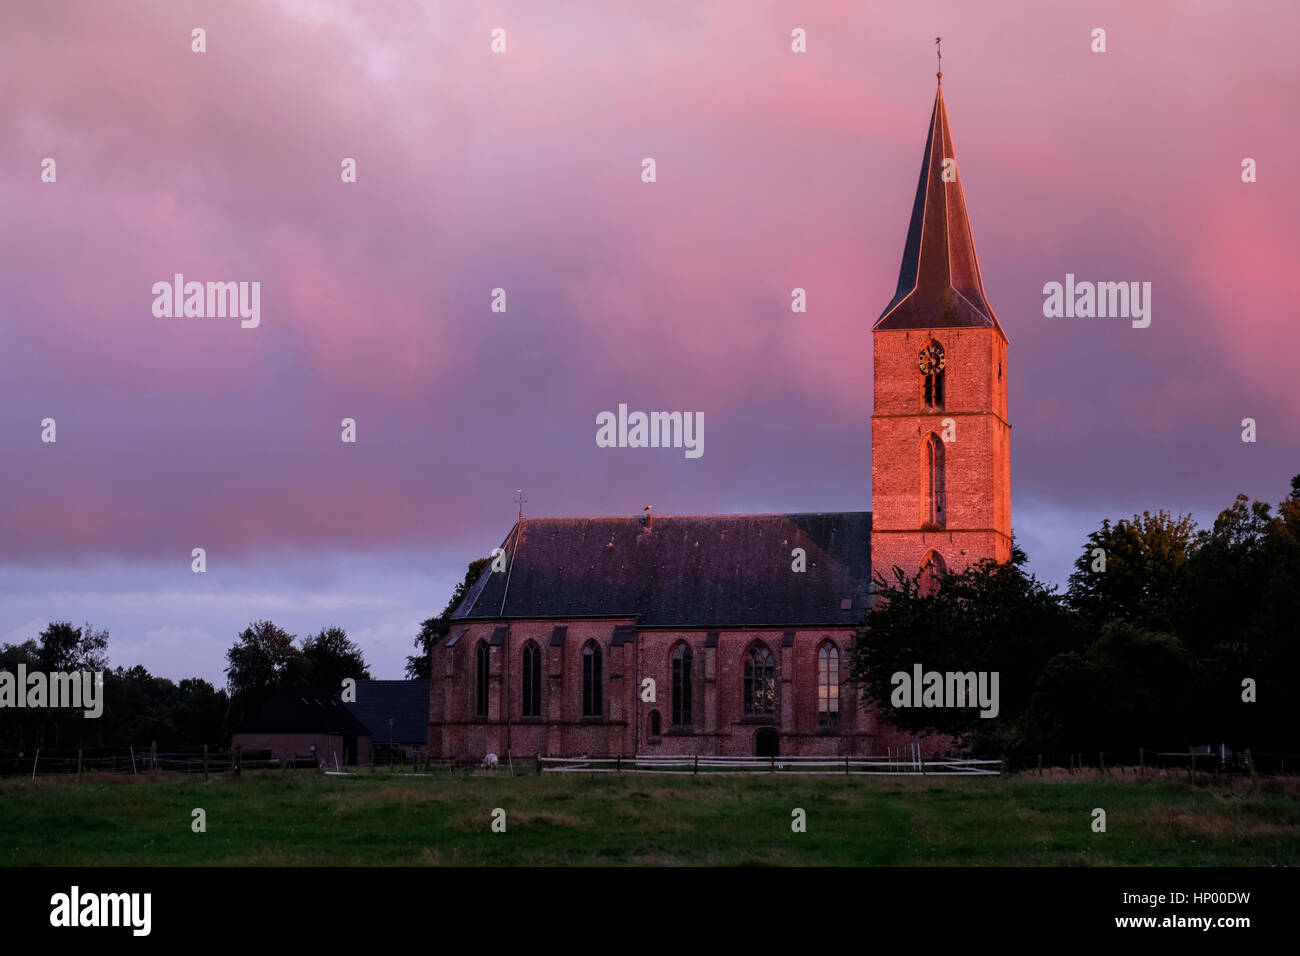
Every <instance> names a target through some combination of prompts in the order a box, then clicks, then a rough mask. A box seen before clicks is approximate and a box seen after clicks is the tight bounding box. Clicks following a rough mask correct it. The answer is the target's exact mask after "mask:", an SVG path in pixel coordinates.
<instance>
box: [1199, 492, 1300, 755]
mask: <svg viewBox="0 0 1300 956" xmlns="http://www.w3.org/2000/svg"><path fill="white" fill-rule="evenodd" d="M1177 619H1178V620H1177V628H1178V632H1179V634H1180V635H1181V636H1182V638H1183V640H1184V642H1185V643H1186V644H1187V646H1188V648H1189V649H1190V650H1191V651H1192V652H1193V653H1194V654H1195V656H1196V659H1197V665H1198V666H1197V680H1196V683H1195V686H1194V688H1193V692H1192V693H1193V698H1194V699H1195V701H1196V702H1197V709H1196V714H1195V723H1196V728H1197V730H1198V731H1199V733H1200V738H1201V740H1202V741H1204V740H1209V739H1214V740H1215V741H1223V742H1227V743H1235V744H1237V745H1238V746H1245V745H1249V746H1251V747H1253V748H1254V749H1256V750H1257V751H1258V750H1271V751H1274V752H1277V751H1282V752H1288V751H1287V747H1288V746H1289V745H1290V743H1291V741H1292V739H1293V737H1292V730H1293V728H1294V727H1295V726H1296V724H1297V722H1298V717H1300V714H1298V713H1297V711H1298V709H1300V708H1297V704H1296V697H1295V695H1294V694H1293V693H1292V692H1291V688H1290V685H1289V683H1288V681H1289V676H1288V675H1291V674H1294V673H1296V672H1297V670H1300V642H1298V641H1297V640H1296V635H1297V634H1300V475H1298V476H1296V477H1295V478H1293V479H1292V481H1291V493H1290V494H1289V495H1288V496H1287V497H1286V498H1284V499H1283V500H1282V501H1281V503H1279V505H1278V508H1277V513H1276V514H1273V513H1272V509H1271V508H1270V506H1269V505H1268V503H1267V502H1261V501H1254V502H1252V501H1251V500H1250V499H1249V498H1247V497H1246V496H1245V495H1238V496H1237V500H1236V501H1235V502H1234V503H1233V504H1232V506H1231V507H1229V508H1226V509H1225V510H1224V511H1222V512H1220V513H1219V516H1218V517H1217V518H1216V519H1215V521H1214V525H1213V526H1212V527H1211V528H1208V529H1206V530H1205V531H1203V532H1201V534H1200V535H1199V536H1198V544H1197V550H1196V553H1195V555H1194V556H1193V557H1192V559H1191V560H1190V561H1189V562H1188V565H1187V569H1186V574H1185V575H1184V580H1183V583H1182V588H1181V589H1180V592H1179V602H1178V615H1177ZM1246 679H1250V680H1253V681H1254V682H1255V683H1256V690H1257V699H1256V701H1255V702H1253V703H1247V702H1245V701H1243V700H1242V694H1243V686H1242V683H1243V681H1244V680H1246Z"/></svg>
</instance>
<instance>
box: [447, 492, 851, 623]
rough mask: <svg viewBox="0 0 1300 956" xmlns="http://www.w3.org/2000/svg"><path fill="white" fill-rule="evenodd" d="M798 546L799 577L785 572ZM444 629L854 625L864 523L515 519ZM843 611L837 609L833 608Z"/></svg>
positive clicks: (809, 517)
mask: <svg viewBox="0 0 1300 956" xmlns="http://www.w3.org/2000/svg"><path fill="white" fill-rule="evenodd" d="M795 548H803V549H804V551H805V552H806V553H807V570H806V571H804V572H801V573H800V572H794V571H792V570H791V562H792V560H793V558H792V557H791V551H793V549H795ZM502 549H503V551H504V554H505V556H506V558H507V563H506V570H504V571H496V572H494V571H492V569H491V564H489V565H488V567H487V568H485V569H484V571H483V573H482V575H480V577H479V578H478V580H477V581H475V582H474V584H473V586H471V588H470V589H469V591H468V592H467V593H466V595H465V598H464V600H463V601H462V602H461V604H460V606H459V607H458V608H457V609H456V610H455V612H453V614H452V619H453V620H460V621H469V620H475V619H478V620H503V619H511V618H560V619H566V618H582V617H630V618H633V619H634V620H635V621H636V623H637V625H638V626H640V627H673V626H679V627H748V626H769V627H771V626H778V625H785V626H789V627H793V626H813V625H830V626H837V625H854V624H857V623H859V622H860V621H861V619H862V617H863V615H864V614H865V613H866V611H867V608H868V606H869V604H868V602H869V601H870V595H871V591H870V584H871V513H870V512H869V511H849V512H824V513H818V514H759V515H655V516H654V523H653V527H650V528H648V527H647V526H646V524H645V522H644V519H643V518H641V517H612V518H525V519H524V520H523V522H522V523H516V525H515V527H514V528H512V529H511V531H510V533H509V534H508V535H507V536H506V540H505V541H504V542H503V543H502ZM846 602H847V604H848V607H845V606H844V604H845V603H846Z"/></svg>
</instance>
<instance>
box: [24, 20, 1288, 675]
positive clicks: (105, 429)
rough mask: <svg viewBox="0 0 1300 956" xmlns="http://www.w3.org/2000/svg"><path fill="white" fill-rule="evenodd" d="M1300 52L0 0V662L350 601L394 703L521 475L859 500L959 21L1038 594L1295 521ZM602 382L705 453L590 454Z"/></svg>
mask: <svg viewBox="0 0 1300 956" xmlns="http://www.w3.org/2000/svg"><path fill="white" fill-rule="evenodd" d="M194 27H203V28H204V29H205V30H206V31H207V52H205V53H202V54H196V53H193V52H191V49H190V44H191V36H190V31H191V30H192V29H193V28H194ZM495 27H502V28H504V29H505V30H506V37H507V51H506V52H505V53H504V54H494V53H493V52H492V51H491V49H490V43H491V31H492V30H493V28H495ZM795 27H802V28H803V29H805V30H806V31H807V37H808V39H807V46H808V52H807V53H806V54H795V53H792V52H791V50H790V31H791V30H792V29H793V28H795ZM1095 27H1102V28H1105V30H1106V32H1107V52H1105V53H1104V54H1097V53H1093V52H1091V50H1090V44H1091V32H1092V30H1093V28H1095ZM1297 28H1300V5H1296V4H1294V3H1282V2H1279V3H1265V2H1255V0H1251V2H1244V3H1235V4H1230V3H1227V2H1222V3H1210V2H1181V3H1173V2H1170V3H1163V2H1156V0H1150V2H1143V3H1131V2H1115V3H1105V2H1090V3H1087V4H1084V3H1073V2H1067V3H1051V4H1045V3H1041V2H1030V0H1025V2H999V3H970V2H952V3H920V2H917V3H912V2H907V3H904V2H896V3H891V2H881V3H866V2H856V0H842V2H811V3H809V2H799V3H795V2H790V3H776V2H761V0H729V2H706V0H690V2H646V3H609V2H604V0H583V2H571V3H566V2H559V0H526V2H513V3H512V2H492V0H486V2H470V0H457V2H450V0H448V2H429V3H413V2H412V3H405V2H373V3H370V2H367V3H356V2H351V3H330V2H318V0H312V2H307V0H292V2H290V0H279V2H273V0H266V2H252V0H232V2H222V3H216V2H213V3H190V2H184V0H166V2H162V0H159V2H142V0H135V2H122V3H91V2H79V3H67V2H59V0H49V2H45V3H40V4H36V3H23V4H19V3H6V4H4V5H3V8H0V493H2V495H0V643H3V642H7V641H17V640H23V639H26V638H29V637H34V636H35V635H36V634H37V633H38V632H39V631H40V630H41V628H42V627H43V626H44V624H45V622H47V621H49V620H72V621H73V622H75V623H78V624H79V623H82V622H83V621H88V622H90V623H91V624H92V626H94V627H97V628H98V627H104V628H107V629H108V630H109V632H110V634H111V639H110V644H109V653H110V658H111V660H112V663H113V664H114V665H119V664H123V665H130V664H136V663H139V664H143V665H145V666H146V667H147V668H148V669H149V670H150V671H152V672H153V673H155V674H159V675H163V676H168V677H172V678H181V677H186V676H191V675H197V676H202V677H205V678H207V679H209V680H212V681H214V682H215V683H218V684H224V676H223V674H222V670H223V667H224V663H225V662H224V652H225V650H226V648H228V647H229V646H230V645H231V644H232V643H233V641H234V639H235V636H236V634H237V633H238V632H239V631H240V630H241V629H242V628H243V627H244V626H245V625H246V624H248V623H249V622H250V621H252V620H257V619H262V618H268V619H270V620H273V621H275V622H276V623H278V624H280V625H281V626H283V627H285V628H287V629H288V630H289V631H291V632H293V633H296V634H299V635H302V636H306V635H308V634H310V633H314V632H315V631H317V630H319V629H321V628H323V627H326V626H329V625H333V624H337V625H340V626H343V627H345V628H347V630H348V632H349V634H350V635H351V636H352V637H353V639H354V640H356V641H357V642H358V643H359V644H360V645H361V647H362V649H363V651H364V652H365V655H366V658H367V660H368V661H369V663H370V665H371V669H372V671H373V672H374V674H375V676H376V677H387V678H396V677H400V676H401V670H402V666H403V662H404V658H405V656H406V655H407V654H408V653H410V652H411V642H412V639H413V638H414V636H415V634H416V632H417V630H418V625H419V622H420V621H421V620H422V619H424V618H426V617H429V616H431V615H433V614H436V613H437V612H439V611H440V610H441V609H442V607H443V605H444V604H445V603H446V601H447V598H448V596H449V594H450V592H451V589H452V588H453V587H454V585H455V584H456V583H457V582H458V581H459V580H460V579H461V577H462V576H463V574H464V569H465V565H466V564H467V563H468V562H469V561H470V560H471V559H473V558H477V557H481V556H484V555H486V554H487V553H488V552H489V551H491V549H492V548H493V547H495V546H496V545H498V544H499V543H500V542H501V540H502V539H503V538H504V537H505V535H506V533H507V532H508V531H509V529H510V526H511V524H512V523H513V521H514V519H515V513H516V509H517V505H516V504H515V500H514V499H515V489H516V488H520V487H522V488H524V489H525V495H526V497H527V504H526V506H525V507H526V510H527V512H528V513H529V514H532V515H537V516H564V515H607V514H638V513H640V511H641V509H642V508H643V507H644V506H645V505H647V504H653V505H654V510H655V512H656V513H660V514H683V513H712V512H772V511H849V510H869V509H870V507H871V468H870V464H871V463H870V428H869V424H870V422H869V419H870V415H871V398H872V393H871V385H872V383H871V331H870V330H871V326H872V323H873V322H874V321H875V319H876V318H877V317H878V316H879V315H880V313H881V311H882V310H883V308H884V307H885V305H886V304H887V303H888V302H889V300H890V299H891V298H892V296H893V294H894V287H895V284H896V282H897V277H898V269H899V260H900V256H901V253H902V248H903V241H904V238H905V235H906V230H907V222H908V217H909V215H910V212H911V206H912V200H913V195H914V191H915V188H916V181H917V171H918V167H919V163H920V160H921V153H922V148H923V146H924V142H925V134H926V129H927V123H928V121H929V118H930V111H931V107H932V105H933V101H934V93H935V69H936V67H935V58H934V49H935V48H934V38H935V37H936V36H939V35H942V36H943V71H944V83H943V85H944V97H945V100H946V103H947V107H948V112H949V117H950V120H951V124H952V132H953V138H954V142H955V145H956V153H957V159H958V161H959V162H960V164H961V181H962V185H963V187H964V189H965V195H966V202H967V206H968V209H969V212H970V217H971V223H972V229H973V232H974V238H975V242H976V246H977V248H978V251H979V257H980V265H981V269H982V272H983V278H984V284H985V288H986V291H987V293H988V298H989V301H990V303H991V304H992V305H993V307H994V309H996V310H997V313H998V317H999V319H1000V320H1001V323H1002V325H1003V327H1004V329H1005V330H1006V332H1007V335H1008V336H1009V338H1010V347H1009V353H1008V381H1009V395H1010V419H1011V424H1012V426H1013V430H1012V445H1011V449H1012V452H1011V473H1012V524H1013V528H1014V531H1015V534H1016V537H1017V540H1018V542H1019V543H1020V545H1021V546H1022V547H1023V548H1024V549H1025V550H1026V551H1027V552H1028V553H1029V557H1030V563H1031V568H1032V569H1033V570H1034V571H1035V572H1036V573H1037V574H1038V575H1039V576H1040V577H1044V578H1046V579H1048V580H1051V581H1054V582H1058V583H1061V584H1063V583H1064V581H1065V578H1066V576H1067V575H1068V573H1069V569H1070V566H1071V564H1072V563H1073V561H1074V559H1075V557H1076V556H1077V555H1078V554H1079V553H1080V551H1081V550H1082V547H1083V542H1084V537H1085V535H1086V534H1087V533H1088V531H1090V530H1092V529H1093V528H1095V527H1096V526H1097V525H1098V524H1099V523H1100V521H1101V520H1102V519H1103V518H1105V517H1110V518H1112V519H1114V518H1119V517H1124V516H1127V515H1131V514H1133V513H1134V512H1135V511H1136V512H1141V511H1143V510H1145V509H1151V510H1157V509H1160V508H1166V509H1169V510H1172V511H1176V512H1188V511H1190V512H1192V513H1193V514H1194V515H1195V516H1196V518H1197V520H1198V521H1199V522H1201V523H1203V524H1204V523H1208V522H1209V521H1211V520H1212V519H1213V517H1214V515H1215V514H1216V513H1217V512H1218V511H1219V510H1220V509H1222V508H1224V507H1226V506H1227V505H1229V504H1230V503H1231V502H1232V500H1233V498H1234V497H1235V495H1236V494H1238V493H1239V492H1243V493H1246V494H1248V495H1250V496H1251V497H1253V498H1262V499H1266V500H1269V501H1272V502H1276V501H1278V500H1279V499H1280V498H1281V497H1282V496H1283V495H1284V494H1285V493H1286V491H1287V490H1288V487H1289V482H1290V479H1291V476H1292V475H1294V474H1297V473H1300V454H1298V452H1300V392H1298V391H1297V389H1296V379H1297V368H1298V367H1300V336H1297V334H1296V330H1297V309H1296V304H1295V303H1296V294H1295V293H1296V282H1295V272H1296V263H1297V261H1300V238H1298V237H1300V231H1298V230H1297V229H1296V225H1295V224H1296V223H1297V222H1300V185H1298V182H1300V181H1298V180H1297V179H1296V176H1295V172H1294V164H1295V163H1296V162H1297V158H1298V157H1300V124H1297V122H1296V119H1295V98H1296V94H1297V92H1298V91H1300V65H1297V59H1296V57H1295V55H1294V51H1293V47H1294V44H1295V36H1296V33H1297ZM45 157H52V158H54V159H55V160H56V163H57V181H56V182H54V183H45V182H42V181H41V162H42V160H43V159H44V158H45ZM344 157H353V158H355V159H356V163H357V182H356V183H351V184H349V183H343V182H342V181H341V179H340V163H341V161H342V159H343V158H344ZM645 157H653V158H654V159H655V161H656V166H657V181H656V182H654V183H652V184H647V183H643V182H642V181H641V162H642V159H643V158H645ZM1246 157H1251V158H1253V159H1255V160H1256V161H1257V164H1258V182H1255V183H1243V182H1242V177H1241V163H1242V160H1243V158H1246ZM176 273H183V274H184V276H185V277H186V279H187V280H197V281H203V282H206V281H258V282H260V283H261V321H260V325H259V326H258V327H257V328H241V327H240V322H239V320H238V318H196V317H189V318H159V317H156V316H155V315H154V314H153V312H152V304H153V300H154V295H153V293H152V292H151V289H152V286H153V284H154V283H155V282H158V281H166V282H170V281H171V280H172V277H173V275H174V274H176ZM1066 273H1073V274H1074V275H1075V276H1076V277H1077V278H1078V279H1080V280H1092V281H1144V282H1150V283H1151V285H1152V307H1153V311H1152V321H1151V325H1150V327H1149V328H1145V329H1136V328H1133V327H1131V325H1130V323H1129V322H1128V321H1127V320H1123V319H1096V318H1093V319H1064V318H1046V317H1044V315H1043V299H1044V296H1043V286H1044V284H1045V283H1047V282H1051V281H1057V282H1061V281H1063V280H1064V278H1065V275H1066ZM498 287H500V288H504V289H505V290H506V293H507V303H508V305H507V311H506V312H505V313H494V312H492V311H491V309H490V304H491V292H492V290H493V289H494V288H498ZM795 287H802V288H804V289H806V290H807V299H808V311H807V312H806V313H804V314H796V313H792V312H791V309H790V293H791V289H793V288H795ZM620 403H626V404H627V405H628V406H629V408H631V409H642V410H647V411H648V410H681V411H688V410H689V411H699V412H702V413H703V415H704V420H705V422H706V429H705V446H704V447H705V450H704V454H703V455H702V456H701V457H700V458H698V459H692V458H687V457H686V456H685V455H683V454H682V452H681V451H680V450H668V449H609V448H598V447H597V445H596V442H595V434H596V425H595V420H596V416H597V414H599V413H600V412H602V411H606V410H617V408H618V405H619V404H620ZM47 417H48V418H54V419H55V420H56V422H57V441H56V442H55V443H53V444H49V443H43V442H42V441H41V422H42V420H43V419H45V418H47ZM347 417H350V418H353V419H355V420H356V422H357V442H356V443H355V444H344V443H343V442H341V441H340V432H341V429H340V422H341V420H342V419H344V418H347ZM1246 417H1251V418H1254V419H1255V420H1256V422H1257V429H1258V440H1257V441H1256V442H1255V443H1253V444H1252V443H1244V442H1243V441H1242V440H1241V431H1242V428H1241V422H1242V419H1243V418H1246ZM196 547H202V548H205V549H206V552H207V571H206V573H204V574H195V573H193V572H192V571H191V568H190V562H191V557H190V554H191V550H192V549H193V548H196Z"/></svg>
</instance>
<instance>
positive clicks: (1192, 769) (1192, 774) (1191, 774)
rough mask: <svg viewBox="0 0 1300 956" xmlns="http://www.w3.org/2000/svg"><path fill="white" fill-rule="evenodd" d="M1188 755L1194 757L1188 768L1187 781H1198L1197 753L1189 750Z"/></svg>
mask: <svg viewBox="0 0 1300 956" xmlns="http://www.w3.org/2000/svg"><path fill="white" fill-rule="evenodd" d="M1188 753H1190V754H1191V755H1192V762H1191V763H1190V764H1188V766H1187V779H1188V780H1192V781H1195V780H1196V751H1195V750H1192V749H1191V748H1190V747H1189V748H1188Z"/></svg>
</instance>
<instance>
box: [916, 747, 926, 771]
mask: <svg viewBox="0 0 1300 956" xmlns="http://www.w3.org/2000/svg"><path fill="white" fill-rule="evenodd" d="M916 759H917V760H918V761H920V764H921V775H922V776H924V775H925V758H924V757H922V756H921V751H920V750H917V752H916Z"/></svg>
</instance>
